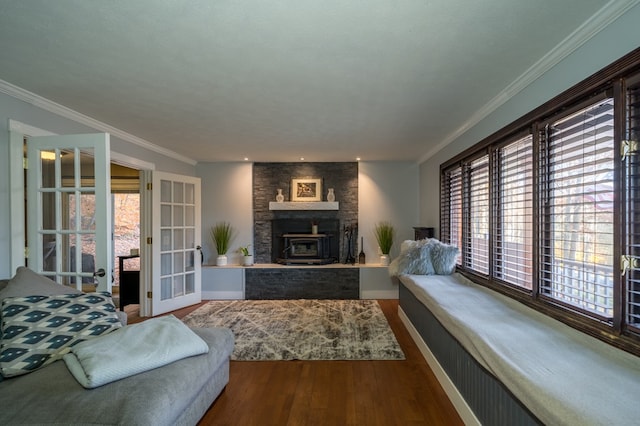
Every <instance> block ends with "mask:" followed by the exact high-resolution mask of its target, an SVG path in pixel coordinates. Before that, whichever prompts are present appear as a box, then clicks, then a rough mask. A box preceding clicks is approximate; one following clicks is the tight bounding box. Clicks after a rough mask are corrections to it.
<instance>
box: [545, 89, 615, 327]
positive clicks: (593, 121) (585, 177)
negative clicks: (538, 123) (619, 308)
mask: <svg viewBox="0 0 640 426" xmlns="http://www.w3.org/2000/svg"><path fill="white" fill-rule="evenodd" d="M613 107H614V102H613V98H606V99H604V100H600V101H597V102H596V103H594V104H592V105H590V106H588V107H586V108H583V109H581V110H580V111H578V112H575V113H573V114H570V115H568V116H565V117H562V118H560V119H558V120H556V121H553V122H551V123H549V124H548V125H547V126H546V131H545V132H543V134H542V135H541V138H542V140H543V141H544V143H543V145H544V149H545V152H544V157H545V158H544V160H543V161H541V165H542V167H543V169H542V170H541V171H540V175H541V178H542V179H543V181H544V191H543V192H542V194H541V195H542V199H541V209H542V211H541V216H542V227H543V236H542V237H541V244H540V248H541V253H540V268H541V269H542V273H541V277H540V289H541V293H542V294H545V295H547V296H549V297H551V298H553V299H556V300H558V301H561V302H563V303H567V304H569V305H572V306H575V307H578V308H580V309H583V310H586V311H589V312H592V313H595V314H598V315H601V316H604V317H607V318H610V317H612V316H613V264H614V262H613V235H614V228H613V201H614V192H613V189H614V188H613V187H614V185H613V183H614V181H613V175H614V173H613V170H614V156H613V155H614V137H613V126H614V121H613Z"/></svg>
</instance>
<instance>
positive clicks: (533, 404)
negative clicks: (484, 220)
mask: <svg viewBox="0 0 640 426" xmlns="http://www.w3.org/2000/svg"><path fill="white" fill-rule="evenodd" d="M400 279H401V281H402V283H403V284H404V285H405V286H406V287H407V288H408V289H409V290H410V291H411V292H412V293H413V294H414V295H415V296H416V297H417V298H418V300H420V301H421V302H422V303H423V304H424V305H425V306H426V307H427V308H428V309H429V310H430V311H431V312H432V313H433V315H434V316H435V317H436V318H437V319H438V321H439V322H440V323H441V324H442V325H443V326H444V327H445V328H446V329H447V330H448V331H449V333H451V334H452V335H453V336H454V337H455V338H456V339H457V340H458V341H459V342H460V344H461V345H462V346H463V347H464V348H465V349H466V350H467V351H468V352H469V353H470V354H471V355H472V356H473V357H474V358H475V359H476V360H477V361H478V362H479V363H480V364H481V365H482V366H483V367H485V368H486V369H487V370H488V371H489V372H491V373H492V374H493V375H494V376H495V377H496V378H498V379H499V380H500V381H501V382H502V383H504V384H505V385H506V387H507V388H508V389H509V390H510V391H511V392H512V393H513V394H514V395H515V396H516V397H517V398H518V399H519V400H520V401H521V402H522V403H524V405H526V406H527V407H528V408H529V409H530V410H531V411H532V412H533V413H534V414H535V415H536V416H537V417H538V418H539V419H540V420H541V421H542V422H543V423H545V424H549V425H552V424H553V425H581V426H582V425H630V424H638V421H639V419H640V408H638V407H639V406H638V402H637V401H638V396H639V395H640V358H639V357H636V356H634V355H631V354H629V353H627V352H624V351H622V350H619V349H616V348H614V347H612V346H610V345H607V344H606V343H604V342H602V341H600V340H597V339H595V338H593V337H591V336H588V335H586V334H584V333H581V332H579V331H577V330H575V329H573V328H571V327H569V326H567V325H565V324H563V323H561V322H559V321H556V320H554V319H552V318H550V317H548V316H546V315H543V314H541V313H539V312H536V311H534V310H533V309H530V308H528V307H526V306H524V305H523V304H521V303H519V302H517V301H515V300H513V299H510V298H508V297H506V296H503V295H501V294H498V293H496V292H494V291H492V290H489V289H487V288H484V287H481V286H479V285H477V284H474V283H472V282H471V281H469V280H467V279H466V278H464V277H463V276H461V275H459V274H454V275H451V276H441V275H430V276H418V275H404V276H401V278H400ZM427 343H428V342H427Z"/></svg>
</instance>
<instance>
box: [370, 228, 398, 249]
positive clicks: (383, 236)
mask: <svg viewBox="0 0 640 426" xmlns="http://www.w3.org/2000/svg"><path fill="white" fill-rule="evenodd" d="M374 234H375V236H376V240H378V247H380V251H382V254H387V255H388V254H389V252H390V251H391V246H392V245H393V234H394V229H393V225H392V224H391V223H389V222H379V223H377V224H376V226H375V229H374Z"/></svg>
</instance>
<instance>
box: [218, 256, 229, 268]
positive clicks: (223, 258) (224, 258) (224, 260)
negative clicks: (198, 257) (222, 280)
mask: <svg viewBox="0 0 640 426" xmlns="http://www.w3.org/2000/svg"><path fill="white" fill-rule="evenodd" d="M226 264H227V255H226V254H221V255H218V257H217V258H216V265H218V266H226Z"/></svg>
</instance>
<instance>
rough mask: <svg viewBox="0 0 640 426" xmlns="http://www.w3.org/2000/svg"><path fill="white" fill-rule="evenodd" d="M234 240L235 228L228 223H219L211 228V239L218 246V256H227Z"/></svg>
mask: <svg viewBox="0 0 640 426" xmlns="http://www.w3.org/2000/svg"><path fill="white" fill-rule="evenodd" d="M232 238H233V227H231V224H230V223H228V222H218V223H216V224H215V225H214V226H212V227H211V239H212V240H213V244H214V245H215V246H216V251H217V252H218V255H225V254H227V250H229V244H230V243H231V239H232Z"/></svg>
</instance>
